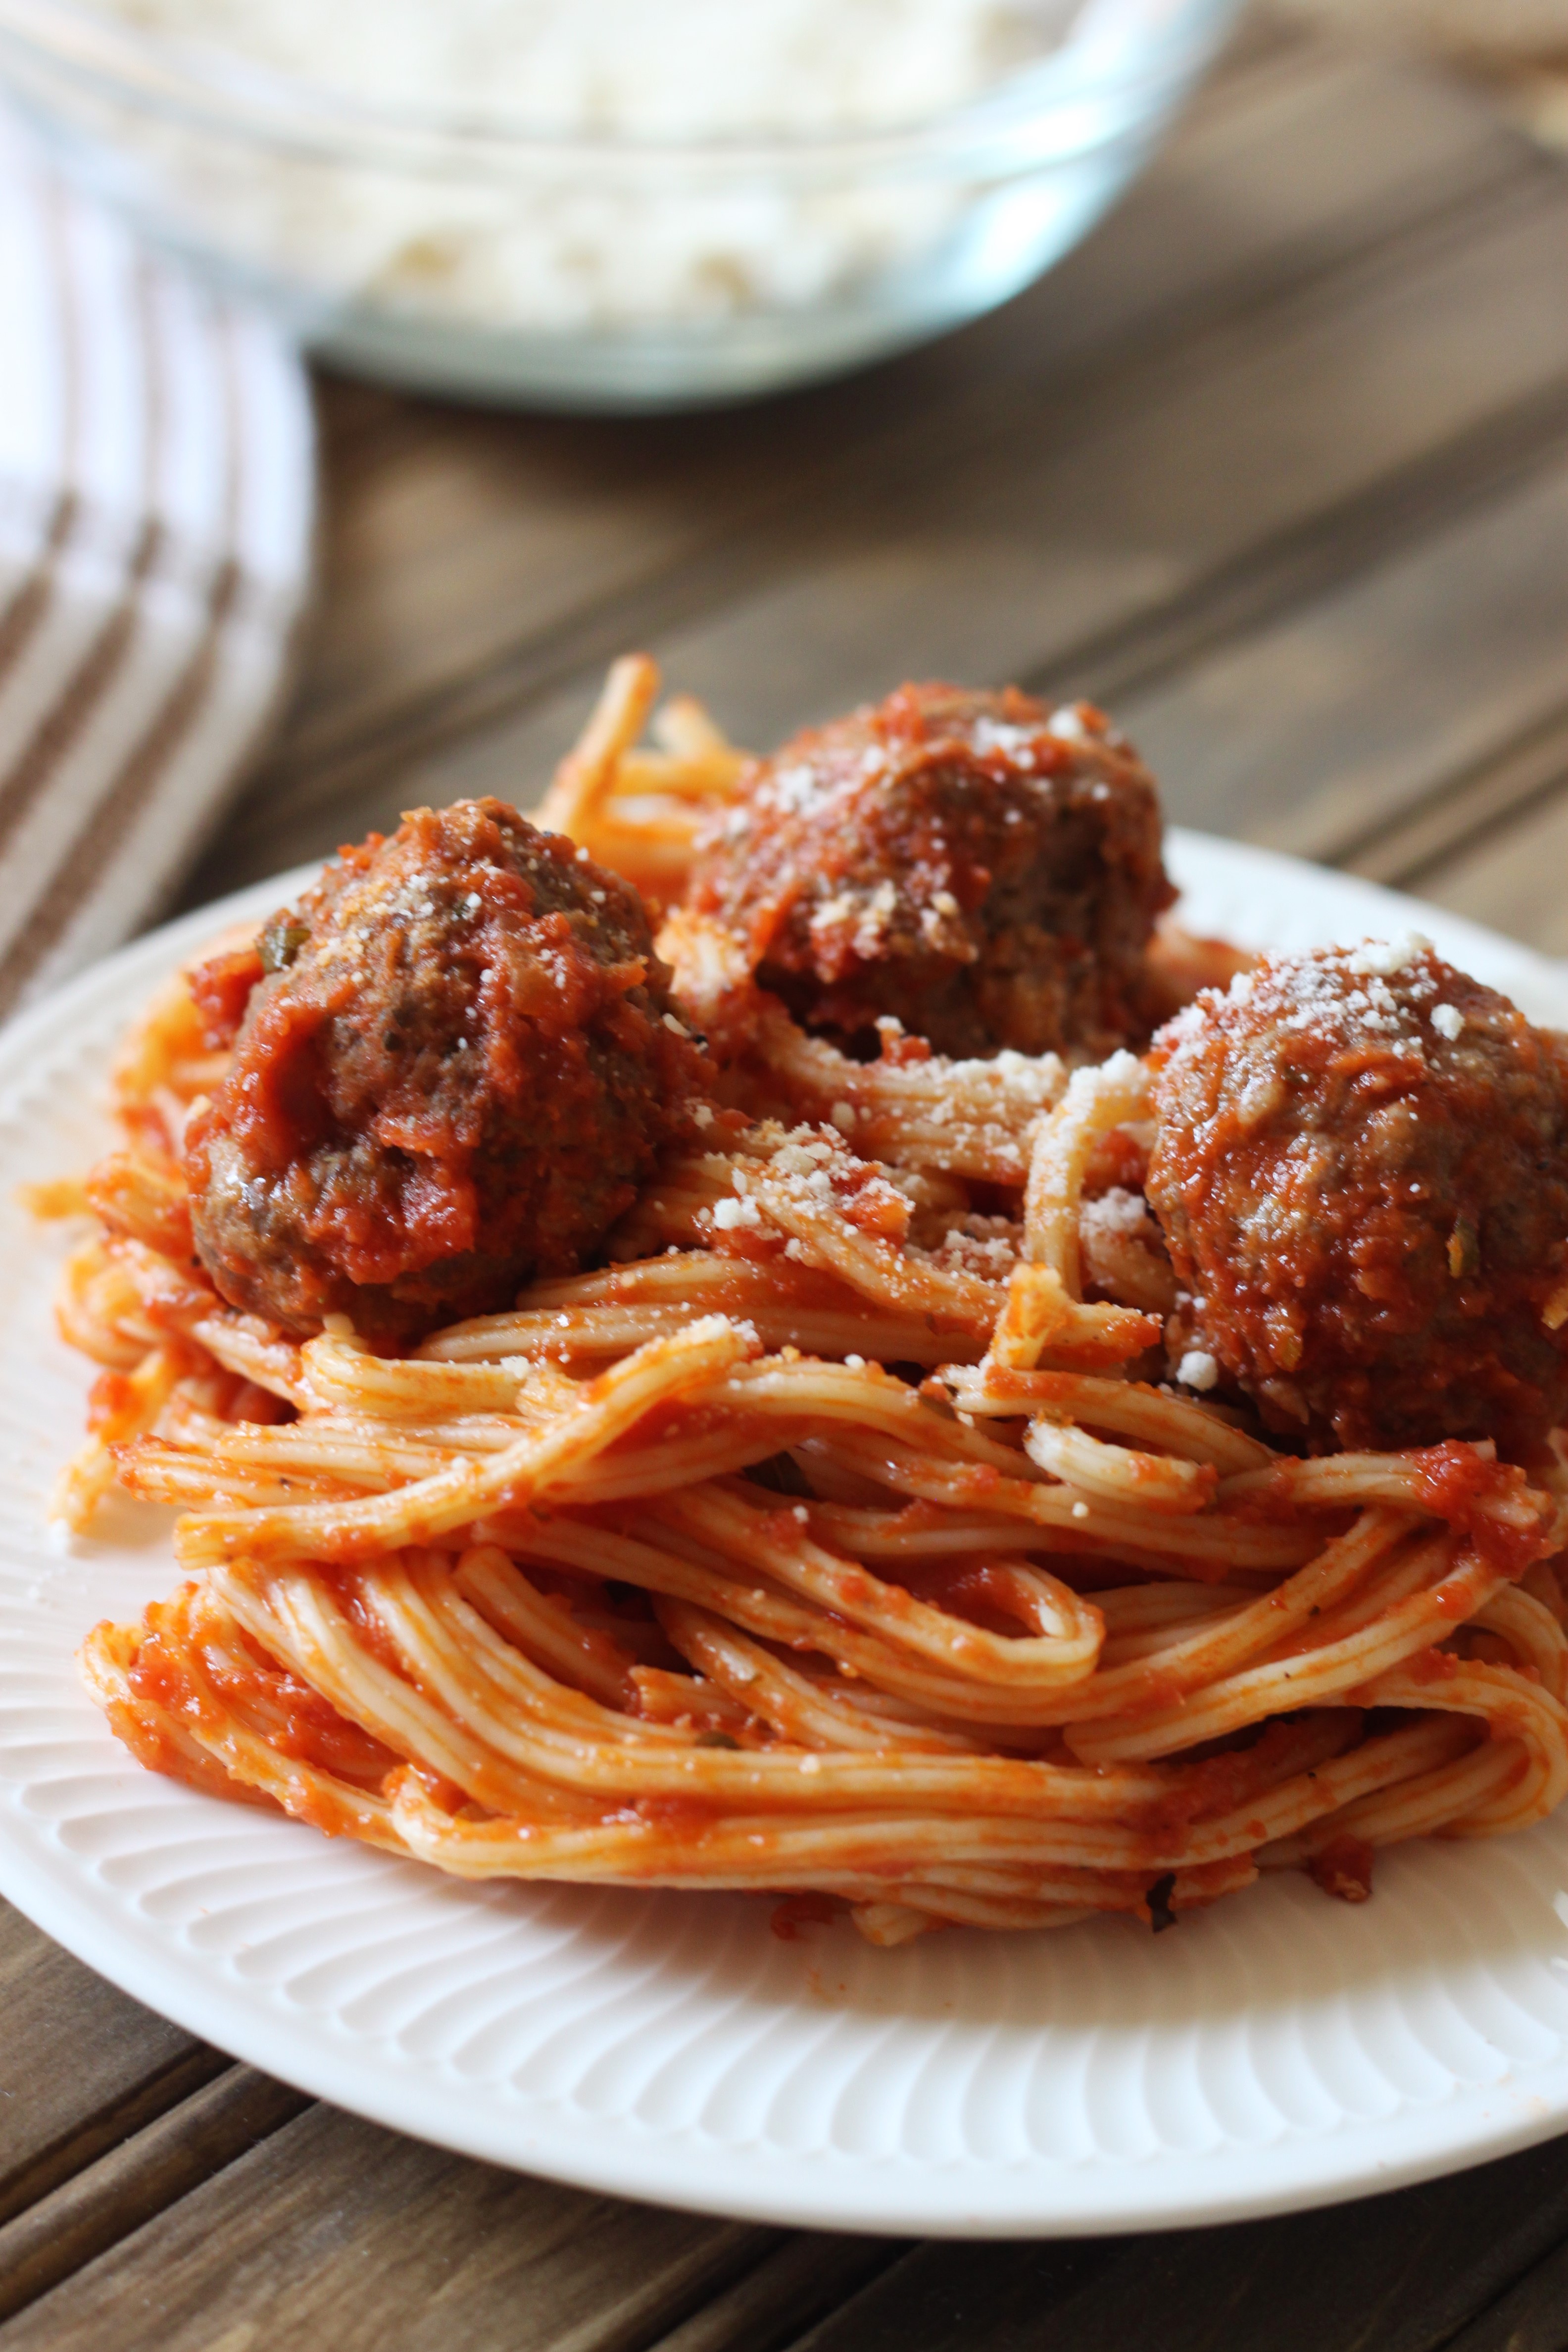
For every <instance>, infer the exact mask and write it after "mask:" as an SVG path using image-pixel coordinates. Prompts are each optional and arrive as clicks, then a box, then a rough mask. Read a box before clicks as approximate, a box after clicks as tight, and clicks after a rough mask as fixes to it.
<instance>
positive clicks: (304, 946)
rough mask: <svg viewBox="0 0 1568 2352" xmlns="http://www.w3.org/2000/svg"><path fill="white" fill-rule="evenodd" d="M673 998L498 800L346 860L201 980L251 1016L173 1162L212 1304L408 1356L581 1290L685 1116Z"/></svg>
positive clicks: (205, 994)
mask: <svg viewBox="0 0 1568 2352" xmlns="http://www.w3.org/2000/svg"><path fill="white" fill-rule="evenodd" d="M667 982H668V974H667V972H666V971H665V968H664V966H663V965H662V964H661V963H660V962H659V961H658V959H657V957H656V956H655V955H654V952H653V946H652V942H651V940H650V938H649V934H648V926H647V916H646V914H645V912H644V909H643V906H642V902H641V900H640V899H639V898H638V897H637V892H636V891H635V890H634V889H632V888H631V887H630V886H629V884H627V883H625V882H623V881H621V880H620V879H619V877H617V876H616V875H614V874H610V873H607V872H606V871H605V869H604V868H603V867H602V866H595V865H593V864H592V863H590V862H589V861H588V859H587V857H586V854H585V853H584V852H581V851H579V850H577V849H576V848H575V847H574V845H573V844H572V843H571V842H570V841H567V840H564V839H563V838H561V837H560V836H559V835H553V834H546V833H540V832H538V831H537V830H536V829H535V828H534V827H533V826H532V825H531V824H528V823H527V822H526V821H525V820H524V819H523V818H522V817H521V816H519V815H518V814H517V813H516V811H515V810H514V809H510V808H508V807H507V806H506V805H505V804H504V803H502V802H500V801H493V800H486V801H459V802H458V803H456V804H455V806H453V807H451V808H447V809H438V810H437V809H416V810H415V811H414V812H413V814H411V815H408V816H405V818H404V820H403V823H402V824H401V825H400V826H399V828H398V830H397V832H396V833H395V834H394V835H392V836H391V837H390V838H389V839H386V840H384V839H383V838H382V837H381V836H380V835H375V834H373V835H371V838H370V839H369V841H368V842H366V843H365V845H363V848H359V849H350V850H345V851H344V852H343V853H342V859H341V862H340V863H339V864H337V865H335V866H329V868H328V869H327V872H326V874H325V875H324V876H323V877H322V879H321V882H320V883H319V884H318V885H317V886H316V887H315V888H314V889H312V890H310V891H309V892H307V894H306V895H305V897H304V898H302V899H301V900H300V904H299V906H298V907H297V908H292V909H290V910H288V911H286V912H285V913H283V914H280V915H279V916H277V917H275V918H274V919H273V921H272V922H271V923H270V924H268V928H267V929H266V930H265V931H264V932H263V933H262V935H261V940H260V942H259V949H258V952H257V953H256V954H254V955H253V956H251V957H250V959H249V960H248V964H247V960H246V959H244V958H240V959H235V958H227V959H224V960H222V961H221V962H220V963H219V964H218V965H216V966H215V967H212V968H209V969H208V970H207V971H205V972H198V973H197V974H196V975H195V980H194V982H193V985H194V987H195V993H196V996H197V1001H198V1003H204V1004H205V1006H207V1007H208V1009H209V1011H210V1013H212V1015H213V1018H214V1021H215V1024H216V1026H217V1027H218V1028H219V1029H220V1030H221V1028H222V1026H223V1022H224V1014H225V1011H226V1010H227V1011H228V1013H229V1015H230V1017H231V1018H232V1016H233V1015H234V1014H235V1013H237V1011H238V1009H239V1006H240V1004H241V1003H244V1020H243V1026H242V1027H241V1028H240V1030H239V1034H238V1038H237V1045H236V1050H235V1055H234V1061H233V1065H232V1066H231V1068H230V1071H229V1073H228V1075H227V1076H226V1078H225V1079H224V1081H223V1084H222V1085H221V1086H220V1087H218V1089H217V1092H216V1095H215V1096H214V1097H213V1100H212V1103H211V1105H210V1108H207V1109H206V1110H205V1111H204V1112H203V1113H201V1114H200V1115H199V1116H198V1117H197V1118H195V1120H194V1121H193V1124H192V1128H191V1131H190V1135H189V1138H188V1140H187V1156H186V1172H187V1175H188V1178H189V1181H190V1187H191V1208H192V1223H193V1226H194V1228H195V1241H196V1247H197V1249H198V1250H199V1252H200V1254H201V1256H202V1260H203V1262H204V1264H205V1265H206V1267H207V1270H208V1272H209V1273H210V1274H211V1276H212V1278H213V1280H214V1282H215V1283H216V1286H217V1287H218V1289H219V1290H220V1291H221V1292H222V1293H223V1295H224V1297H226V1298H227V1299H229V1300H230V1301H231V1302H232V1303H233V1304H234V1305H235V1306H237V1307H248V1308H250V1309H251V1310H252V1311H254V1312H255V1313H257V1314H259V1315H264V1316H266V1317H268V1318H269V1319H270V1320H272V1321H273V1322H276V1323H280V1324H282V1325H284V1326H285V1327H286V1328H289V1329H291V1330H296V1331H308V1330H310V1329H312V1328H316V1327H317V1326H319V1324H320V1321H321V1317H322V1316H323V1315H324V1314H327V1313H331V1312H337V1313H345V1314H348V1315H350V1316H352V1317H353V1321H354V1323H355V1325H356V1327H357V1328H359V1329H361V1330H363V1331H365V1332H368V1333H373V1334H377V1335H386V1336H393V1337H407V1336H410V1335H412V1334H415V1333H417V1332H420V1331H424V1330H426V1329H428V1328H430V1327H431V1326H432V1325H433V1324H436V1323H438V1322H441V1321H444V1320H449V1319H450V1318H454V1317H458V1316H464V1315H474V1314H482V1313H486V1312H488V1311H490V1310H492V1309H495V1308H498V1307H505V1306H509V1305H510V1303H511V1300H512V1299H513V1297H515V1295H516V1292H517V1289H518V1286H519V1285H520V1284H521V1283H522V1282H523V1281H525V1280H526V1279H527V1278H528V1277H529V1276H531V1275H535V1274H560V1273H563V1272H569V1271H571V1270H573V1269H574V1268H575V1267H576V1266H577V1265H579V1264H580V1263H581V1262H582V1261H583V1260H584V1258H585V1257H587V1256H589V1255H592V1253H593V1252H594V1250H595V1248H596V1247H597V1246H598V1244H599V1243H600V1242H601V1241H602V1239H603V1237H604V1234H605V1231H606V1229H607V1228H608V1227H609V1225H610V1224H611V1223H613V1222H614V1221H615V1219H616V1217H617V1216H619V1215H620V1213H622V1211H623V1210H624V1209H626V1207H627V1205H628V1204H629V1202H631V1200H632V1198H633V1196H634V1194H635V1192H636V1191H637V1185H638V1184H639V1182H640V1181H641V1180H642V1179H643V1178H644V1177H645V1176H646V1175H647V1172H648V1171H649V1169H650V1168H651V1166H652V1164H653V1160H654V1157H655V1154H656V1153H657V1151H658V1149H659V1147H660V1145H661V1144H662V1143H663V1142H664V1141H665V1140H666V1139H667V1138H668V1136H669V1135H670V1134H671V1133H673V1132H674V1131H676V1130H677V1129H679V1127H680V1126H681V1124H682V1123H683V1121H684V1119H685V1117H686V1113H687V1108H688V1105H689V1100H690V1098H691V1097H692V1096H693V1095H694V1094H695V1093H700V1091H701V1087H702V1084H703V1076H704V1068H705V1065H704V1063H703V1060H702V1056H701V1055H700V1050H699V1048H698V1046H697V1045H696V1044H695V1043H694V1042H693V1041H692V1040H691V1039H690V1038H689V1036H688V1035H687V1033H686V1031H685V1029H684V1027H683V1026H682V1025H681V1024H680V1023H679V1020H678V1019H677V1016H676V1015H675V1013H674V1012H673V1011H672V1009H671V1006H670V1001H669V996H668V986H667ZM247 990H248V998H247V1002H246V1001H245V1000H246V997H247Z"/></svg>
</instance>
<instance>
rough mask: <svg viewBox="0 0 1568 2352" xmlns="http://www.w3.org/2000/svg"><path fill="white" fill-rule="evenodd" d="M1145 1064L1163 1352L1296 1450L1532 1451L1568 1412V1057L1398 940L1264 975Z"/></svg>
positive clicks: (1308, 959)
mask: <svg viewBox="0 0 1568 2352" xmlns="http://www.w3.org/2000/svg"><path fill="white" fill-rule="evenodd" d="M1153 1059H1154V1064H1155V1068H1156V1076H1155V1080H1154V1102H1155V1108H1156V1112H1157V1119H1158V1125H1157V1132H1156V1139H1155V1143H1154V1148H1153V1152H1152V1158H1151V1161H1150V1168H1149V1176H1148V1185H1147V1192H1148V1198H1149V1201H1150V1203H1151V1205H1152V1208H1153V1210H1154V1213H1155V1215H1156V1216H1157V1217H1158V1219H1159V1222H1160V1224H1161V1226H1162V1228H1163V1232H1164V1234H1165V1238H1166V1242H1167V1244H1168V1246H1169V1249H1170V1253H1171V1257H1172V1260H1173V1264H1174V1265H1175V1269H1176V1274H1177V1277H1178V1280H1179V1281H1180V1282H1181V1283H1182V1284H1183V1285H1184V1286H1185V1289H1186V1291H1187V1293H1188V1294H1189V1298H1188V1303H1187V1304H1186V1306H1185V1307H1184V1309H1183V1310H1182V1315H1181V1318H1180V1319H1179V1320H1178V1323H1177V1326H1176V1328H1174V1330H1173V1340H1174V1342H1175V1343H1176V1344H1177V1346H1178V1349H1179V1350H1180V1349H1185V1350H1186V1351H1188V1353H1189V1356H1190V1359H1191V1360H1198V1361H1202V1360H1204V1359H1205V1358H1209V1359H1212V1360H1213V1364H1214V1366H1215V1368H1216V1369H1217V1375H1218V1376H1219V1377H1226V1376H1228V1378H1229V1379H1230V1380H1231V1381H1235V1382H1237V1383H1239V1385H1240V1386H1241V1387H1243V1388H1244V1389H1246V1390H1247V1391H1249V1393H1250V1394H1251V1395H1252V1396H1253V1397H1254V1398H1255V1399H1256V1401H1257V1402H1258V1408H1259V1410H1260V1412H1262V1414H1263V1416H1264V1419H1265V1420H1266V1422H1268V1423H1269V1424H1270V1426H1272V1427H1273V1428H1275V1429H1276V1430H1278V1431H1279V1432H1280V1433H1288V1434H1290V1435H1292V1436H1294V1437H1295V1438H1296V1439H1297V1440H1298V1442H1301V1441H1305V1442H1306V1443H1308V1444H1312V1445H1321V1444H1332V1443H1333V1441H1334V1440H1336V1439H1337V1440H1338V1442H1339V1443H1340V1444H1342V1445H1344V1446H1347V1447H1352V1448H1359V1447H1380V1448H1381V1447H1401V1446H1413V1445H1429V1444H1436V1443H1438V1442H1440V1441H1441V1440H1442V1439H1444V1438H1449V1437H1455V1438H1472V1439H1479V1438H1486V1437H1495V1438H1496V1439H1497V1441H1498V1443H1499V1444H1500V1446H1501V1448H1502V1449H1503V1450H1504V1452H1505V1453H1511V1454H1520V1453H1521V1452H1528V1450H1529V1449H1530V1448H1531V1447H1532V1446H1534V1445H1536V1444H1539V1442H1540V1441H1541V1440H1542V1437H1543V1436H1544V1435H1545V1433H1546V1432H1547V1431H1548V1430H1549V1429H1550V1428H1551V1427H1552V1426H1553V1425H1554V1424H1555V1423H1557V1422H1559V1421H1560V1420H1561V1419H1562V1418H1563V1413H1564V1411H1565V1409H1568V1321H1565V1320H1564V1319H1563V1316H1562V1314H1561V1313H1560V1311H1559V1309H1560V1307H1561V1306H1562V1304H1563V1299H1562V1298H1559V1299H1558V1300H1557V1301H1556V1303H1555V1304H1554V1302H1553V1294H1554V1293H1557V1292H1559V1291H1560V1289H1561V1286H1562V1285H1563V1277H1564V1269H1565V1265H1568V1045H1565V1043H1564V1041H1563V1040H1562V1039H1560V1038H1558V1037H1556V1036H1553V1035H1550V1034H1546V1033H1544V1032H1542V1031H1540V1030H1537V1029H1533V1028H1531V1024H1529V1022H1528V1021H1526V1019H1525V1018H1524V1015H1523V1014H1522V1013H1520V1012H1518V1011H1516V1009H1515V1008H1514V1006H1513V1005H1511V1004H1510V1003H1509V1002H1508V1000H1507V999H1506V998H1505V997H1502V996H1500V995H1498V994H1497V993H1496V992H1495V991H1494V990H1492V989H1489V988H1483V987H1482V986H1481V985H1480V983H1479V982H1477V981H1474V980H1469V979H1467V978H1466V976H1465V975H1464V974H1463V973H1462V972H1458V971H1455V970H1454V969H1453V968H1452V966H1451V965H1448V964H1447V963H1444V962H1442V961H1440V960H1439V959H1438V957H1437V956H1436V954H1435V953H1434V952H1433V950H1432V949H1431V948H1430V946H1429V945H1428V944H1427V943H1426V941H1424V940H1406V941H1404V942H1401V943H1399V944H1397V945H1395V946H1394V947H1383V946H1366V947H1363V948H1360V949H1334V950H1322V951H1320V952H1318V953H1316V954H1312V955H1303V956H1294V957H1276V958H1268V959H1266V960H1265V961H1263V962H1262V963H1261V964H1260V965H1259V966H1258V969H1257V970H1256V971H1253V972H1251V973H1250V974H1245V975H1243V976H1242V977H1241V978H1240V979H1238V980H1237V981H1235V982H1233V983H1232V985H1231V986H1230V988H1229V989H1228V990H1227V991H1226V992H1225V993H1224V994H1223V995H1221V994H1218V993H1215V992H1210V993H1206V994H1205V995H1203V996H1200V997H1199V998H1198V999H1197V1000H1196V1002H1195V1003H1194V1004H1192V1005H1190V1006H1189V1007H1188V1009H1187V1010H1186V1011H1185V1012H1184V1013H1182V1014H1180V1015H1179V1016H1178V1017H1177V1019H1176V1020H1174V1021H1173V1022H1172V1023H1171V1024H1169V1025H1168V1026H1167V1027H1166V1028H1165V1029H1163V1030H1162V1031H1161V1033H1160V1034H1159V1036H1158V1037H1157V1038H1156V1039H1155V1041H1154V1047H1153ZM1554 1326H1555V1328H1553V1327H1554ZM1213 1377H1214V1375H1213V1374H1212V1373H1211V1375H1210V1378H1211V1381H1212V1378H1213Z"/></svg>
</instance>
